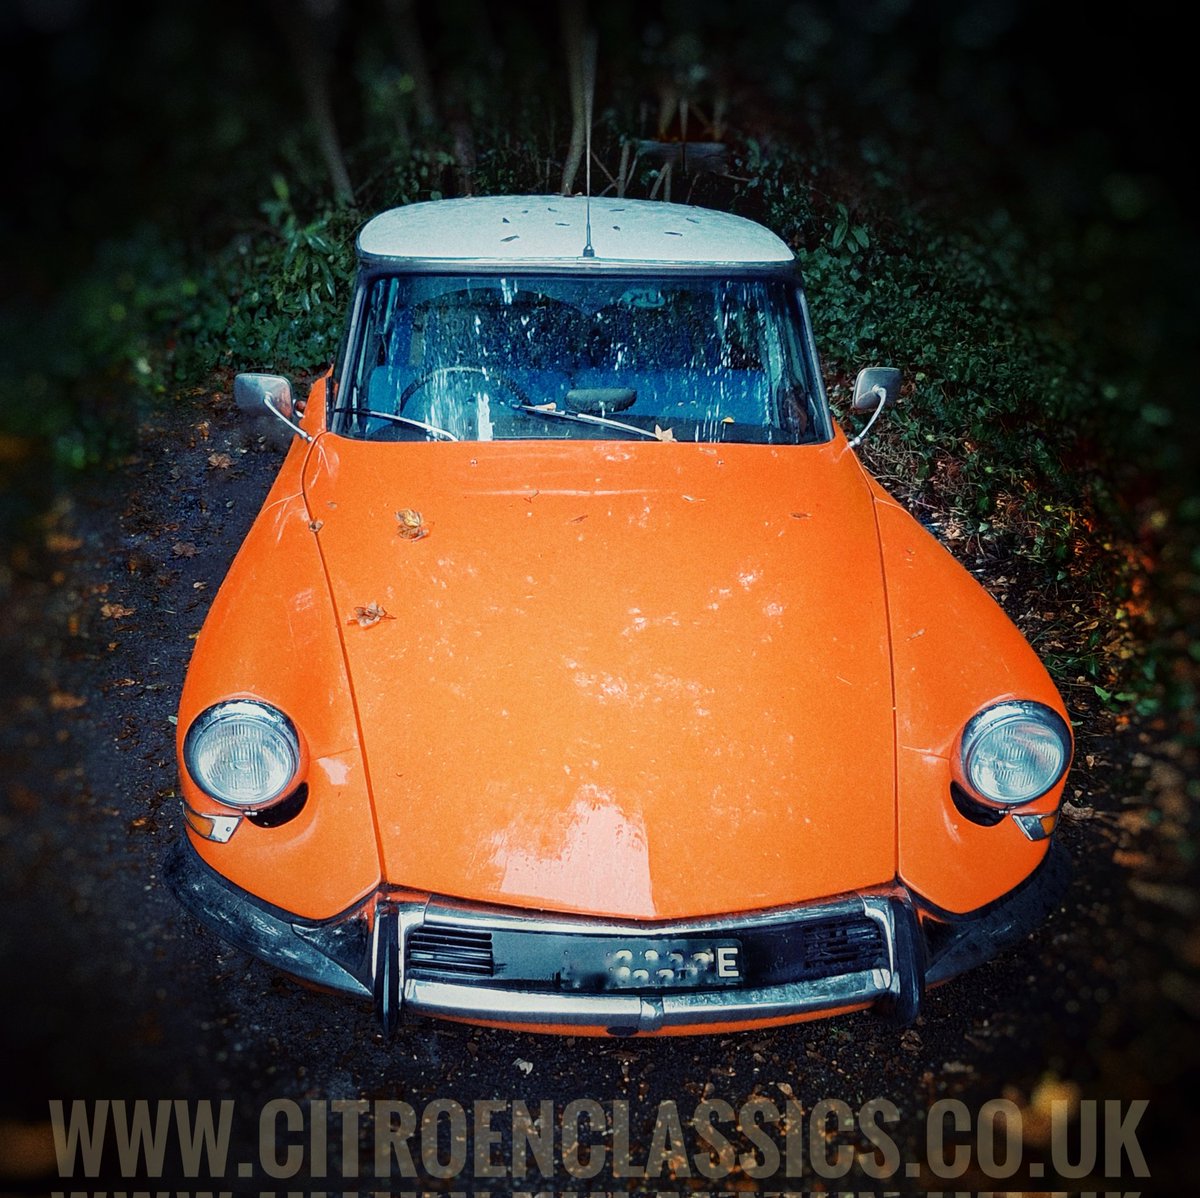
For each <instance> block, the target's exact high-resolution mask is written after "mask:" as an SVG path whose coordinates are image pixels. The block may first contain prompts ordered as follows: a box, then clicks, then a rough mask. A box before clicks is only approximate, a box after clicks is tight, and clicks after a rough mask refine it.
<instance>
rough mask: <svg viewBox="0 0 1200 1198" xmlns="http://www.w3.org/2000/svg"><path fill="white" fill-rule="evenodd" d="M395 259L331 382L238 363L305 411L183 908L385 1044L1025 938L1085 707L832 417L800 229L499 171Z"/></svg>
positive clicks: (847, 1002)
mask: <svg viewBox="0 0 1200 1198" xmlns="http://www.w3.org/2000/svg"><path fill="white" fill-rule="evenodd" d="M358 255H359V262H360V268H359V272H358V278H357V282H356V285H355V289H354V294H353V298H352V301H351V305H350V314H349V320H348V325H347V332H346V335H345V338H344V341H343V344H342V347H341V350H340V352H339V354H338V357H337V361H336V363H335V365H334V366H333V367H332V368H331V370H330V371H329V372H328V373H326V374H325V375H324V377H322V378H320V379H319V380H318V381H317V383H316V385H315V386H314V387H313V388H312V390H311V392H310V393H309V395H308V397H307V402H306V403H304V404H303V405H302V404H300V403H299V402H297V400H296V399H294V398H293V396H292V393H291V388H290V385H289V383H288V382H287V380H285V379H283V378H280V377H277V376H272V375H242V376H239V377H238V379H237V381H236V394H237V398H238V400H239V403H240V404H241V405H242V406H244V407H257V409H258V410H259V411H262V410H263V405H265V407H266V408H269V409H270V410H271V412H273V413H274V415H275V416H277V417H278V418H279V419H280V420H282V421H284V422H286V423H287V424H288V425H289V426H290V427H291V429H292V430H293V440H292V443H291V447H290V451H289V452H288V454H287V456H286V458H285V460H284V462H283V465H282V468H281V470H280V473H279V476H278V478H277V480H276V481H275V484H274V486H273V488H272V489H271V491H270V494H269V496H268V497H267V500H266V502H265V504H264V506H263V509H262V512H261V514H260V515H259V516H258V518H257V520H256V522H255V524H254V526H253V527H252V529H251V531H250V533H249V534H248V536H247V538H246V540H245V543H244V545H243V546H242V548H241V551H240V552H239V554H238V555H237V558H236V560H235V561H234V563H233V565H232V567H231V569H230V571H229V575H228V577H227V578H226V580H225V583H224V585H223V586H222V588H221V590H220V593H219V594H218V595H217V597H216V599H215V601H214V603H213V606H212V610H211V612H210V614H209V617H208V620H207V622H206V624H205V626H204V630H203V632H202V633H201V635H200V637H199V640H198V641H197V644H196V648H195V655H194V658H193V660H192V663H191V666H190V669H189V673H188V677H187V683H186V685H185V687H184V691H183V696H182V699H181V702H180V707H179V744H178V748H179V758H180V773H181V778H182V796H183V803H184V807H183V814H184V817H185V820H186V826H187V832H186V837H185V839H184V841H183V843H182V844H181V845H180V846H179V849H178V852H177V854H176V856H175V858H174V860H173V861H172V863H171V866H170V871H169V872H170V877H171V880H172V882H173V885H174V887H175V889H176V891H177V893H178V895H179V897H180V898H181V900H182V902H183V903H184V904H185V906H187V907H188V908H189V909H190V910H191V911H192V912H194V913H195V914H196V915H197V916H198V917H199V918H200V920H202V921H203V922H204V923H206V924H207V925H208V926H209V927H211V928H212V929H214V930H215V931H216V932H217V933H218V934H220V935H221V936H223V937H225V938H226V939H228V940H230V941H232V942H233V943H234V944H236V945H240V946H241V947H243V948H245V949H246V950H248V951H249V952H251V953H254V954H256V955H258V956H259V957H261V958H263V959H264V960H266V961H269V962H271V963H272V964H274V965H276V966H278V967H280V968H281V969H283V970H286V971H287V972H288V973H290V974H291V975H293V976H296V977H298V978H301V979H304V980H307V981H309V982H312V983H316V984H318V985H320V986H323V987H328V988H332V989H334V990H339V991H344V992H346V993H348V994H351V995H358V996H361V997H362V998H363V999H373V1000H374V1003H375V1005H376V1007H377V1010H378V1012H379V1015H380V1017H381V1019H382V1022H383V1025H384V1028H385V1029H386V1030H388V1031H389V1032H390V1031H391V1030H392V1029H393V1028H394V1027H395V1026H396V1023H397V1020H398V1019H399V1018H400V1017H401V1016H402V1014H404V1013H406V1012H411V1013H419V1014H422V1015H434V1016H442V1017H445V1018H449V1019H458V1020H469V1021H474V1022H479V1023H487V1024H495V1025H506V1026H515V1027H520V1028H526V1029H531V1030H537V1031H561V1032H574V1033H597V1034H604V1033H607V1034H611V1035H632V1034H638V1033H654V1032H696V1031H714V1030H718V1029H721V1030H724V1029H730V1028H742V1027H750V1026H763V1025H767V1024H776V1023H783V1022H788V1021H792V1020H798V1019H803V1018H807V1017H811V1016H815V1015H827V1014H831V1013H834V1012H844V1011H849V1010H854V1009H861V1008H866V1007H876V1008H879V1009H882V1010H885V1011H887V1012H889V1013H890V1014H891V1016H892V1017H894V1018H897V1019H899V1020H901V1021H904V1020H910V1019H912V1018H913V1017H914V1016H915V1014H916V1012H917V1011H918V1009H919V1007H920V1003H921V1001H922V995H923V993H924V990H925V988H926V987H927V986H929V985H932V984H935V983H939V982H942V981H944V980H946V979H947V978H949V977H951V976H953V975H955V974H957V973H959V972H961V971H962V970H964V969H966V968H968V967H970V966H972V965H974V964H976V963H978V962H980V961H982V960H984V959H986V958H988V957H989V956H991V955H992V954H994V953H996V952H998V951H1000V950H1001V949H1003V948H1005V947H1006V946H1010V945H1012V944H1014V943H1015V942H1017V941H1018V940H1020V939H1021V938H1023V937H1024V936H1026V935H1027V934H1028V932H1029V930H1030V929H1031V928H1032V927H1034V926H1035V925H1036V923H1037V922H1038V921H1039V920H1040V919H1041V918H1042V917H1044V916H1045V915H1046V913H1047V912H1048V911H1049V910H1050V909H1051V908H1052V907H1053V906H1054V905H1055V904H1056V903H1057V902H1058V899H1059V897H1060V896H1061V892H1062V887H1063V884H1064V879H1065V866H1064V856H1063V853H1062V850H1061V849H1057V850H1056V849H1054V848H1053V847H1052V839H1051V833H1052V832H1053V829H1054V826H1055V821H1056V818H1057V812H1058V807H1059V802H1060V798H1061V794H1062V787H1063V777H1064V774H1065V772H1066V770H1067V766H1068V763H1069V759H1070V755H1071V733H1070V729H1069V725H1068V721H1067V718H1066V713H1065V711H1064V709H1063V706H1062V703H1061V701H1060V699H1059V696H1058V694H1057V693H1056V691H1055V688H1054V686H1053V684H1052V683H1051V681H1050V679H1049V677H1048V676H1047V674H1046V671H1045V670H1044V669H1043V667H1042V666H1041V664H1040V663H1039V661H1038V660H1037V658H1036V656H1035V655H1034V653H1033V651H1032V650H1031V649H1030V647H1029V645H1028V644H1027V643H1026V642H1025V640H1024V639H1023V638H1022V636H1021V635H1020V634H1019V633H1018V631H1017V630H1016V629H1015V628H1014V627H1013V626H1012V624H1010V623H1009V621H1008V619H1007V618H1006V617H1005V616H1004V615H1003V613H1002V612H1001V611H1000V609H999V608H998V607H997V606H996V604H995V603H993V602H992V600H991V599H990V598H989V597H988V596H987V594H986V593H985V592H984V591H983V590H982V589H981V588H980V586H979V585H978V584H977V583H976V582H975V581H974V580H973V579H972V578H971V576H970V575H969V574H968V573H967V572H966V570H964V569H963V568H962V567H961V566H960V565H959V564H958V563H957V562H956V561H955V560H954V559H953V558H952V557H951V555H950V554H949V553H948V552H947V551H946V550H945V549H943V548H942V547H941V545H940V544H939V543H938V542H937V541H936V540H935V539H934V538H933V537H932V536H931V535H930V534H929V533H928V532H926V531H925V530H924V529H923V528H922V527H921V526H920V525H919V524H918V523H917V522H916V521H915V520H913V519H912V518H911V517H910V516H909V515H908V513H907V512H906V511H905V510H904V509H903V508H902V507H901V506H900V505H899V504H898V503H897V502H896V501H895V500H893V499H892V498H890V497H889V496H888V494H887V493H886V492H885V491H884V490H883V489H881V487H880V486H879V485H878V483H876V482H875V481H874V480H873V479H872V478H871V477H870V475H869V474H867V473H866V472H865V470H864V469H863V467H862V466H861V465H860V463H859V461H858V459H857V458H856V456H855V454H854V452H853V447H854V444H855V442H848V441H847V438H846V436H845V435H844V434H843V432H842V431H841V429H840V428H839V427H838V425H837V424H836V423H835V422H834V420H833V418H832V416H831V414H830V409H829V406H828V404H827V401H826V396H825V392H824V388H823V385H822V380H821V373H820V369H819V366H818V362H817V355H816V351H815V348H814V343H813V338H812V334H811V331H810V326H809V318H808V311H807V308H806V303H805V298H804V294H803V291H802V289H801V279H800V276H799V273H798V270H797V264H796V260H795V257H794V255H793V254H792V252H791V251H790V250H789V249H788V247H787V246H786V245H785V244H784V243H783V242H782V241H781V240H780V239H779V238H778V237H776V236H775V235H774V234H772V233H770V232H769V231H768V230H766V229H765V228H763V227H761V226H759V225H757V224H754V223H752V222H750V221H748V220H745V219H742V218H739V217H736V216H732V215H729V214H727V213H723V212H715V211H708V210H704V209H699V208H693V207H685V206H681V205H674V204H666V203H654V202H646V201H641V202H637V201H630V200H624V201H615V200H611V199H600V200H592V201H591V202H590V205H589V203H588V201H586V200H585V199H582V198H559V197H493V198H486V199H462V200H443V201H439V202H435V203H422V204H413V205H411V206H409V207H405V208H399V209H396V210H393V211H389V212H385V213H383V214H382V215H380V216H377V217H375V218H374V219H373V220H371V221H370V222H369V223H368V224H367V225H366V226H365V227H364V228H363V229H362V231H361V233H360V235H359V238H358ZM899 387H900V376H899V372H898V371H896V370H892V369H886V368H878V367H872V368H867V369H865V370H863V372H862V373H861V374H860V375H859V378H858V383H857V386H856V389H855V394H854V399H853V406H854V409H855V410H856V411H858V412H861V413H864V414H865V413H872V416H871V419H872V420H873V419H874V418H875V416H877V415H878V414H879V412H880V411H881V410H882V409H883V408H884V407H885V406H886V405H888V404H890V403H892V402H893V400H894V399H895V398H896V396H897V393H898V390H899Z"/></svg>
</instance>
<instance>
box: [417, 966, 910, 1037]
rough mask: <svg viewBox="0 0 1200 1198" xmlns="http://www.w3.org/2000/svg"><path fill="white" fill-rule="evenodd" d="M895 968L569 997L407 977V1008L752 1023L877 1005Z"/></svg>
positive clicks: (573, 1019) (573, 1020)
mask: <svg viewBox="0 0 1200 1198" xmlns="http://www.w3.org/2000/svg"><path fill="white" fill-rule="evenodd" d="M893 977H894V975H893V974H892V973H891V972H890V971H885V970H879V969H875V970H872V971H871V972H870V973H857V974H844V975H842V976H840V977H834V978H823V979H821V980H820V981H815V982H789V983H788V984H787V985H784V986H766V987H762V988H758V989H742V990H698V991H693V992H689V993H672V994H664V995H661V996H660V995H615V994H562V993H550V992H548V991H533V990H505V989H503V988H502V987H499V986H483V985H480V986H475V985H464V984H462V983H461V982H435V981H426V980H424V979H421V978H408V979H407V980H406V981H405V983H404V1009H405V1011H413V1012H415V1013H417V1014H421V1015H450V1016H456V1017H458V1018H463V1019H483V1020H497V1021H499V1022H501V1023H517V1024H520V1023H547V1024H556V1025H560V1026H572V1027H604V1028H610V1029H611V1028H621V1029H628V1030H630V1031H639V1032H651V1031H658V1030H659V1029H660V1028H663V1027H678V1026H682V1025H687V1024H702V1023H724V1022H730V1021H738V1022H741V1021H747V1022H753V1021H756V1020H762V1019H775V1018H779V1017H780V1016H785V1015H797V1014H804V1013H806V1012H816V1011H822V1010H827V1009H829V1008H831V1007H844V1006H853V1005H856V1004H860V1003H862V1004H865V1003H871V1002H875V1001H876V1000H877V999H879V998H882V997H884V996H885V995H887V994H889V993H891V992H892V990H893V985H892V982H893Z"/></svg>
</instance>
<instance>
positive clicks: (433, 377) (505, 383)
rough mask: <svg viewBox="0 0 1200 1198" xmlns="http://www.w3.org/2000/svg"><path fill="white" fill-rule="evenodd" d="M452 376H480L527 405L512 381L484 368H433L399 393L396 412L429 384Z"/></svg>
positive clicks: (520, 391) (519, 389)
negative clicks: (496, 384)
mask: <svg viewBox="0 0 1200 1198" xmlns="http://www.w3.org/2000/svg"><path fill="white" fill-rule="evenodd" d="M452 374H481V375H483V377H484V378H485V379H486V380H487V381H488V382H489V383H499V384H500V385H501V386H502V387H504V388H505V389H506V390H508V391H511V392H512V394H513V395H514V396H516V398H517V400H518V402H519V403H523V404H527V403H528V402H529V396H528V395H526V394H525V392H524V391H523V390H522V389H521V388H520V387H518V386H517V384H516V383H514V382H513V381H512V379H510V378H508V377H507V376H506V375H503V374H500V373H498V372H497V371H494V370H492V369H491V368H490V367H486V366H435V367H434V368H433V369H432V370H429V371H426V372H425V373H424V374H423V375H420V376H419V377H418V378H415V379H413V381H412V382H411V383H409V384H408V386H407V387H405V388H404V390H403V391H401V392H400V398H399V400H397V402H396V412H397V413H400V412H403V411H404V405H405V404H406V403H408V401H409V400H410V399H412V397H413V396H414V395H416V393H417V392H418V391H420V390H421V389H422V388H423V387H428V386H429V384H430V383H432V382H436V381H437V380H438V379H444V378H448V377H449V376H450V375H452Z"/></svg>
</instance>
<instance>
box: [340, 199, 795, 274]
mask: <svg viewBox="0 0 1200 1198" xmlns="http://www.w3.org/2000/svg"><path fill="white" fill-rule="evenodd" d="M585 204H586V201H585V200H584V198H583V197H582V196H478V197H469V198H464V199H455V200H434V201H432V202H430V203H424V204H409V205H407V206H406V207H404V208H393V209H391V210H390V211H388V212H383V213H381V214H380V215H379V216H376V217H375V218H373V219H372V220H370V221H368V222H367V224H366V225H364V226H363V229H362V231H361V232H360V233H359V235H358V249H359V253H360V254H361V255H363V257H365V258H371V259H378V258H388V259H393V258H402V259H413V258H416V259H424V260H431V259H432V260H437V261H443V260H444V261H447V262H454V261H460V262H461V261H472V262H477V261H496V262H518V261H534V262H546V261H550V262H558V261H564V260H566V261H570V262H572V263H579V264H582V263H583V262H591V261H593V259H590V258H585V257H584V256H583V247H584V244H585V242H586V236H587V230H586V217H585ZM592 247H593V249H594V250H595V259H594V261H596V262H597V263H599V264H602V263H605V262H663V263H722V264H736V265H741V264H758V263H781V262H790V261H792V259H793V257H794V255H793V254H792V251H791V250H790V249H788V247H787V246H786V245H785V244H784V243H783V242H782V241H781V240H780V239H779V238H778V237H776V236H775V234H774V233H772V232H771V231H770V230H769V229H764V228H763V226H762V225H759V224H755V223H754V221H751V220H746V219H745V218H744V217H741V216H733V215H731V214H730V213H728V212H716V211H714V210H713V209H711V208H694V207H691V206H690V205H687V204H666V203H662V202H660V201H657V200H619V199H615V198H613V197H611V196H606V197H604V198H602V199H593V200H592Z"/></svg>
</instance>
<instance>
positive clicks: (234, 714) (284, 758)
mask: <svg viewBox="0 0 1200 1198" xmlns="http://www.w3.org/2000/svg"><path fill="white" fill-rule="evenodd" d="M231 725H233V726H236V725H241V727H242V729H243V730H244V731H245V732H247V733H252V735H253V736H255V737H257V738H258V740H257V744H255V743H254V742H253V740H252V739H250V738H249V737H248V738H247V749H248V750H249V754H248V756H247V757H246V760H245V761H244V762H231V761H230V760H229V759H228V758H226V759H225V760H224V761H220V760H218V761H217V762H216V763H214V762H213V761H212V760H206V757H207V756H208V755H207V754H206V750H208V751H209V754H211V753H212V752H214V751H219V748H220V746H219V745H218V746H214V745H212V744H211V742H212V740H213V738H214V737H218V736H220V735H221V733H222V732H223V731H229V730H230V726H231ZM256 749H257V751H258V753H259V755H260V756H259V759H258V761H257V762H256V761H255V760H254V758H253V753H254V751H255V750H256ZM183 761H184V765H185V767H186V768H187V772H188V774H189V775H190V776H191V778H192V780H193V781H194V782H195V783H196V785H197V786H198V787H199V788H200V789H201V790H202V791H204V793H205V794H206V795H208V796H209V798H211V799H215V800H216V801H217V802H218V803H221V804H223V805H224V806H226V807H232V808H234V809H235V810H237V811H257V810H259V809H260V808H263V807H269V806H271V805H272V804H273V803H277V802H279V800H280V799H283V798H285V797H286V796H287V795H288V794H290V793H291V792H292V791H293V790H294V789H295V787H296V785H297V783H298V782H299V781H300V772H301V765H302V762H303V756H302V753H301V747H300V737H299V735H298V734H297V732H296V728H295V725H294V724H293V723H292V721H291V720H290V719H288V717H287V716H286V715H284V713H283V712H282V711H280V710H279V709H278V708H277V707H272V706H271V705H270V704H269V703H263V702H260V701H259V700H257V699H227V700H224V701H223V702H220V703H214V704H213V705H212V706H211V707H208V708H206V709H205V710H204V711H202V712H201V713H200V714H199V715H198V716H197V717H196V718H195V720H193V721H192V724H191V727H189V728H188V730H187V735H186V736H185V737H184V741H183ZM264 764H265V767H266V769H265V773H266V777H264V778H263V779H262V785H261V786H260V787H259V788H258V789H257V790H251V789H249V784H250V783H251V782H253V781H254V780H255V768H254V767H255V766H256V765H264ZM221 767H224V768H223V769H222V768H221ZM222 772H224V774H225V778H224V779H222V778H221V776H220V774H221V773H222ZM238 773H242V774H243V775H245V776H244V777H243V779H242V781H243V786H242V787H241V789H240V792H239V791H238V790H236V789H235V787H234V786H233V785H231V784H230V782H231V778H230V774H232V775H234V776H235V777H236V775H237V774H238Z"/></svg>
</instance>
